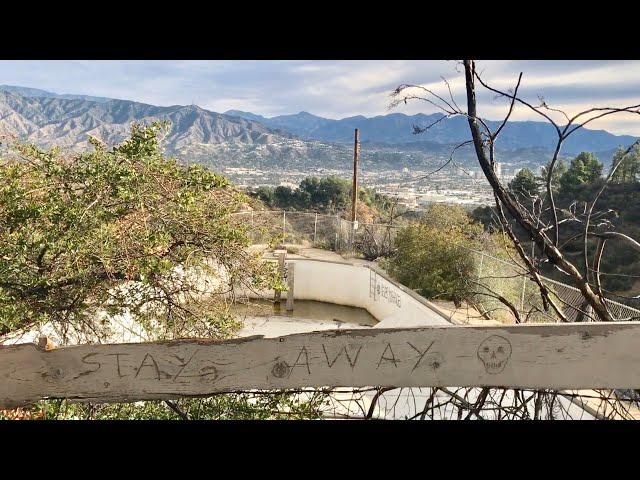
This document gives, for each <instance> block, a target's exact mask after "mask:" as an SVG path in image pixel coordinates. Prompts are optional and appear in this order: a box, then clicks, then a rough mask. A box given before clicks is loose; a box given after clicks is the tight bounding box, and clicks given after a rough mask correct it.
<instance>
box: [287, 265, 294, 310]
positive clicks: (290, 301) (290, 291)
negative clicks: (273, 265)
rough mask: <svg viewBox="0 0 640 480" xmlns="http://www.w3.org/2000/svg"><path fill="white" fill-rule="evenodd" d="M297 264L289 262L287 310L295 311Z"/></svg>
mask: <svg viewBox="0 0 640 480" xmlns="http://www.w3.org/2000/svg"><path fill="white" fill-rule="evenodd" d="M295 266H296V264H295V263H293V262H289V263H288V264H287V304H286V310H287V312H291V311H293V289H294V274H295Z"/></svg>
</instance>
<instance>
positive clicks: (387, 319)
mask: <svg viewBox="0 0 640 480" xmlns="http://www.w3.org/2000/svg"><path fill="white" fill-rule="evenodd" d="M286 264H287V267H288V266H289V265H294V270H295V274H294V278H295V283H294V289H293V297H294V299H297V300H316V301H319V302H329V303H336V304H339V305H349V306H352V307H360V308H364V309H366V310H367V311H368V312H369V313H371V315H373V316H374V317H375V318H376V319H378V320H379V321H380V323H379V324H378V325H376V326H377V327H379V328H396V327H411V326H425V325H449V324H450V323H449V321H448V320H447V319H446V318H445V317H444V316H443V315H442V314H440V313H438V312H437V308H436V307H435V306H432V305H431V304H430V303H429V302H428V301H427V300H425V299H424V298H422V297H420V296H419V295H417V294H416V293H414V292H412V291H411V290H409V289H407V288H406V287H403V286H402V285H400V284H397V283H396V282H394V281H392V280H391V279H389V278H388V277H387V276H386V275H384V274H383V273H381V272H379V271H376V270H375V269H373V268H372V267H369V266H367V265H352V264H347V263H336V262H328V261H322V260H309V259H291V260H287V262H286ZM284 296H286V294H283V297H284Z"/></svg>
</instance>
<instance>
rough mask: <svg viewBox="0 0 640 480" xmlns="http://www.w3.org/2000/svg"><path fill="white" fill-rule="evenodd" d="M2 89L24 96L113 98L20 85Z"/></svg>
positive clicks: (104, 100)
mask: <svg viewBox="0 0 640 480" xmlns="http://www.w3.org/2000/svg"><path fill="white" fill-rule="evenodd" d="M0 91H4V92H11V93H17V94H18V95H22V96H23V97H44V98H62V99H65V100H88V101H91V102H100V103H103V102H109V101H111V100H113V99H112V98H106V97H92V96H90V95H72V94H68V93H66V94H62V95H60V94H58V93H53V92H48V91H47V90H40V89H39V88H30V87H19V86H17V85H0Z"/></svg>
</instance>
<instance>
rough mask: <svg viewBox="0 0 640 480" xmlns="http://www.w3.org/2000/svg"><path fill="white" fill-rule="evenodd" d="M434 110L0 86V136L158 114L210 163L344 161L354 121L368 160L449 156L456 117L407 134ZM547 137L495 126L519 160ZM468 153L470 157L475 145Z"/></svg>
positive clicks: (586, 139)
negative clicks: (346, 109)
mask: <svg viewBox="0 0 640 480" xmlns="http://www.w3.org/2000/svg"><path fill="white" fill-rule="evenodd" d="M440 117H441V116H440V115H439V114H432V115H425V114H418V115H413V116H409V115H404V114H402V113H392V114H389V115H380V116H376V117H371V118H367V117H364V116H361V115H360V116H355V117H349V118H343V119H340V120H333V119H328V118H323V117H319V116H316V115H313V114H311V113H307V112H300V113H298V114H294V115H281V116H275V117H270V118H267V117H264V116H261V115H256V114H253V113H250V112H242V111H238V110H229V111H227V112H225V113H222V114H221V113H216V112H212V111H209V110H205V109H203V108H200V107H198V106H196V105H173V106H154V105H149V104H144V103H139V102H134V101H129V100H118V99H111V98H105V97H91V96H86V95H73V94H64V95H60V94H57V93H52V92H48V91H45V90H40V89H35V88H27V87H18V86H8V85H2V86H0V135H4V136H8V137H10V138H15V139H19V140H21V141H28V142H32V143H35V144H38V145H41V146H43V147H48V146H53V145H58V146H61V147H64V148H68V149H72V150H77V149H81V148H86V147H87V145H88V138H89V136H90V135H91V136H94V137H97V138H99V139H100V140H102V141H103V142H105V143H107V144H110V145H113V144H116V143H119V142H120V141H122V140H124V139H125V138H126V137H127V135H128V134H129V132H130V128H131V124H132V123H133V122H138V123H140V122H142V123H145V122H150V121H152V120H157V119H164V120H169V121H170V122H171V129H170V131H169V133H168V134H167V135H166V137H165V138H164V139H163V146H164V148H165V149H166V151H167V152H168V153H170V154H173V155H176V156H179V157H181V158H183V159H186V160H190V161H198V162H204V163H209V164H212V165H234V166H244V167H254V166H260V167H265V166H274V165H277V166H278V167H280V168H297V169H299V170H303V169H305V168H311V167H313V168H315V167H326V168H343V167H344V166H345V165H349V158H350V156H351V149H352V142H353V129H354V128H358V129H359V130H360V138H361V141H362V148H363V152H366V155H363V158H364V160H365V161H366V162H369V164H370V165H371V166H372V167H374V168H375V167H380V168H383V167H384V168H394V167H404V166H411V165H415V164H421V165H424V164H429V163H430V162H432V161H435V160H434V159H437V158H442V157H444V156H446V155H447V153H448V152H449V151H450V148H451V145H453V144H456V143H460V142H462V141H464V140H467V139H468V138H469V128H468V125H467V124H466V120H465V119H464V118H462V117H459V118H449V119H443V120H442V121H441V122H439V123H438V124H437V125H436V126H434V127H433V128H431V129H430V130H428V131H427V132H424V133H422V134H420V135H414V134H413V133H412V132H413V127H414V125H418V126H423V125H428V124H430V123H433V122H434V121H436V120H438V119H439V118H440ZM488 123H489V125H491V126H496V125H497V124H498V122H492V121H488ZM554 136H555V131H554V129H553V127H551V126H549V125H547V124H545V123H541V122H511V123H510V124H509V125H508V126H507V127H506V128H505V129H504V131H503V134H502V135H501V139H500V145H499V148H500V149H501V150H500V151H501V152H502V153H503V154H504V156H505V157H508V158H509V159H511V160H513V161H514V162H516V163H517V162H518V161H523V162H525V163H527V164H532V165H535V164H536V162H537V163H542V162H543V161H546V159H547V158H548V156H547V155H545V153H546V152H548V149H550V148H551V146H552V145H553V140H554ZM633 141H635V138H634V137H631V136H624V135H623V136H617V135H613V134H611V133H609V132H606V131H604V130H587V129H581V130H579V131H577V132H576V133H575V134H574V135H573V136H572V137H571V138H570V139H569V140H568V141H567V143H566V144H565V146H564V150H563V153H564V154H565V155H571V154H576V153H578V152H580V151H583V150H586V151H592V152H596V153H598V152H601V153H603V154H604V155H603V156H602V157H601V159H602V160H603V161H607V160H609V158H605V155H606V156H608V157H610V155H611V151H612V149H615V148H617V147H618V146H621V145H629V144H631V143H632V142H633ZM468 153H469V155H468V156H469V158H470V159H472V152H471V151H469V152H468ZM538 158H539V159H540V160H539V161H538V160H536V159H538Z"/></svg>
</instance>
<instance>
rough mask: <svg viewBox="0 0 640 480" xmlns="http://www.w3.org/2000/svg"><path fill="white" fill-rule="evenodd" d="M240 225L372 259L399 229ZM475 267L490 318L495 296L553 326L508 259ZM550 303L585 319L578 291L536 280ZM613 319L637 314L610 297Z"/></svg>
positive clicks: (499, 312) (312, 222)
mask: <svg viewBox="0 0 640 480" xmlns="http://www.w3.org/2000/svg"><path fill="white" fill-rule="evenodd" d="M233 218H234V219H235V220H236V221H238V222H239V224H241V225H243V226H245V227H246V229H247V231H248V233H249V237H250V240H251V242H252V243H254V244H269V243H274V242H276V243H293V244H297V245H303V246H308V247H316V248H323V249H327V250H332V251H336V252H339V253H341V254H343V255H347V256H348V255H354V254H356V253H361V254H364V256H365V257H367V256H370V257H371V258H376V257H378V256H380V255H381V254H384V253H385V252H389V251H391V250H392V248H393V244H394V240H395V237H396V233H397V231H398V230H399V228H400V227H398V226H395V225H388V224H378V223H363V222H355V224H354V223H352V222H350V221H348V220H345V219H343V218H340V216H339V215H327V214H321V213H314V212H295V211H294V212H288V211H271V210H261V211H247V212H239V213H236V214H233ZM471 253H472V255H473V256H474V260H475V261H474V264H475V266H476V278H475V279H474V281H475V283H476V284H477V286H478V292H479V296H482V305H483V307H484V308H486V310H487V312H490V313H491V314H492V316H494V317H500V316H505V317H508V316H510V315H511V314H510V313H509V310H508V308H507V307H506V306H505V305H504V303H503V302H501V301H500V300H499V299H498V298H496V297H503V298H504V299H506V300H508V301H509V303H511V304H512V305H513V306H514V307H516V309H517V310H518V312H519V314H520V317H521V319H522V321H524V322H555V321H558V320H559V318H558V317H557V315H555V314H554V312H553V311H552V310H551V309H549V310H546V311H545V309H544V308H543V305H542V298H541V296H540V290H539V287H538V285H537V284H536V283H535V282H534V281H533V280H531V278H530V276H529V275H528V272H527V270H526V268H525V267H524V266H522V265H519V264H518V263H516V262H514V261H507V260H504V259H500V258H497V257H495V256H492V255H490V254H488V253H486V252H480V251H475V250H473V251H471ZM542 279H543V282H544V283H545V285H546V286H547V287H548V288H549V290H550V292H551V294H552V296H553V298H554V299H555V300H556V303H557V304H558V305H559V306H560V307H561V308H562V310H563V313H564V315H565V316H566V317H567V319H568V320H570V321H588V320H589V319H590V318H592V313H591V310H590V308H589V307H588V306H586V305H585V304H584V297H583V296H582V294H581V292H580V291H579V290H578V289H577V288H575V287H572V286H570V285H567V284H565V283H562V282H558V281H556V280H553V279H551V278H547V277H542ZM606 303H607V306H608V307H609V310H610V311H611V313H612V315H613V316H614V317H615V318H616V319H618V320H638V319H640V310H639V309H637V308H634V307H632V306H630V305H625V304H623V303H620V302H616V301H613V300H611V299H607V300H606Z"/></svg>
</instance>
